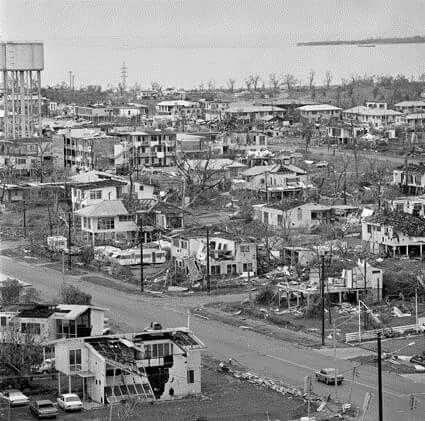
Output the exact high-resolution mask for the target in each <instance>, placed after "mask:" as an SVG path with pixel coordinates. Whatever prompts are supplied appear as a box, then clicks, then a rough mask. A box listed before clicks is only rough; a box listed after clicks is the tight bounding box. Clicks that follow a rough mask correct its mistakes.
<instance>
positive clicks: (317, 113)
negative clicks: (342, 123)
mask: <svg viewBox="0 0 425 421" xmlns="http://www.w3.org/2000/svg"><path fill="white" fill-rule="evenodd" d="M297 110H298V111H299V113H300V115H301V118H304V119H305V120H307V121H309V122H311V123H312V122H317V121H319V120H329V119H331V118H339V116H340V115H341V108H339V107H335V106H334V105H329V104H312V105H303V106H302V107H298V108H297Z"/></svg>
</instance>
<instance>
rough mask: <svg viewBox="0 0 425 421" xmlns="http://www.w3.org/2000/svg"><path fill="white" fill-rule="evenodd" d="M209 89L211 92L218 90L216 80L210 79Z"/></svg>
mask: <svg viewBox="0 0 425 421" xmlns="http://www.w3.org/2000/svg"><path fill="white" fill-rule="evenodd" d="M207 89H208V91H209V92H214V91H215V90H216V85H215V82H214V80H212V79H210V80H209V81H208V82H207Z"/></svg>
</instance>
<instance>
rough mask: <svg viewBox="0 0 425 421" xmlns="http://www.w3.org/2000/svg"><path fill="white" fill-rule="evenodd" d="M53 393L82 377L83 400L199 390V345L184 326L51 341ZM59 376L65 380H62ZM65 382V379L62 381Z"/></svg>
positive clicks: (168, 396)
mask: <svg viewBox="0 0 425 421" xmlns="http://www.w3.org/2000/svg"><path fill="white" fill-rule="evenodd" d="M51 344H52V345H53V346H54V348H55V358H56V360H55V367H56V370H58V389H59V390H58V393H62V392H63V389H66V390H67V391H68V392H72V391H73V386H72V385H73V383H75V380H74V381H73V379H75V378H80V379H82V381H83V391H84V393H83V400H84V401H85V400H91V401H94V402H98V403H100V404H112V403H117V402H120V401H124V400H126V399H138V400H140V401H145V402H154V401H157V400H172V399H178V398H182V397H185V396H190V395H199V394H200V393H201V352H202V350H203V349H205V345H204V344H203V343H202V342H201V341H200V340H199V339H198V338H197V337H196V336H195V335H194V334H193V333H192V332H190V331H189V330H188V329H187V328H175V329H161V330H146V331H144V332H141V333H131V334H121V335H109V336H98V337H91V338H90V337H88V338H75V339H64V340H57V341H53V342H52V343H51ZM64 376H65V379H64ZM66 379H67V380H68V381H67V382H66V381H65V380H66Z"/></svg>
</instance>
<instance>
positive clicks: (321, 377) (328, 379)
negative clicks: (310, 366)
mask: <svg viewBox="0 0 425 421" xmlns="http://www.w3.org/2000/svg"><path fill="white" fill-rule="evenodd" d="M335 374H336V373H335V369H334V368H322V369H321V370H319V371H316V379H317V381H319V382H323V383H325V384H335ZM343 380H344V376H342V375H341V374H337V375H336V383H337V384H342V382H343Z"/></svg>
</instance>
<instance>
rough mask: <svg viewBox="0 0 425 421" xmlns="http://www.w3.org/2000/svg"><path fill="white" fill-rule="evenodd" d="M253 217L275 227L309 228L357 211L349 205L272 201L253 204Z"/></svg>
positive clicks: (356, 208)
mask: <svg viewBox="0 0 425 421" xmlns="http://www.w3.org/2000/svg"><path fill="white" fill-rule="evenodd" d="M253 208H254V219H256V220H258V221H261V222H262V223H264V224H267V225H269V226H270V227H273V228H276V229H311V228H313V227H314V226H317V225H320V224H324V223H331V222H333V221H335V220H336V219H341V218H344V217H347V216H348V215H350V214H352V213H355V212H357V211H358V207H356V206H351V205H333V206H328V205H321V204H319V203H300V204H298V205H297V204H295V203H294V202H290V203H273V204H270V205H254V206H253Z"/></svg>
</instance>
